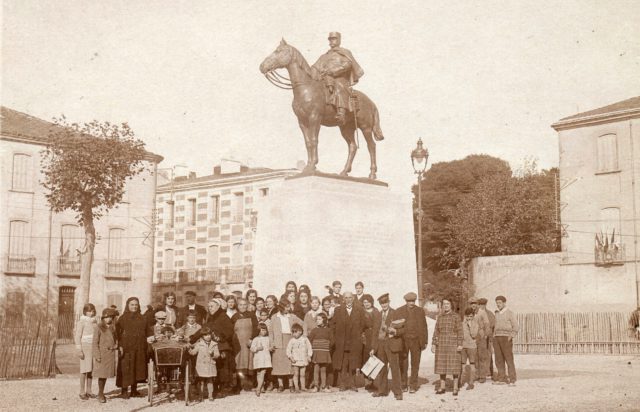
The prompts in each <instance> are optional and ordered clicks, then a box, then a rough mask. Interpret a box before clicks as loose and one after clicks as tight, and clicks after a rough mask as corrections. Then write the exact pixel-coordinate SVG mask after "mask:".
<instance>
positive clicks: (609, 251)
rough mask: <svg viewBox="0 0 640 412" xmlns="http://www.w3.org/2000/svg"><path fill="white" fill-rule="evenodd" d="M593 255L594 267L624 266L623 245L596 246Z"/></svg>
mask: <svg viewBox="0 0 640 412" xmlns="http://www.w3.org/2000/svg"><path fill="white" fill-rule="evenodd" d="M594 253H595V264H596V266H619V265H624V260H625V250H624V245H621V244H613V245H607V246H596V247H595V249H594Z"/></svg>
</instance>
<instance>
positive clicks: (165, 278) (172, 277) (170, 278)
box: [158, 270, 176, 283]
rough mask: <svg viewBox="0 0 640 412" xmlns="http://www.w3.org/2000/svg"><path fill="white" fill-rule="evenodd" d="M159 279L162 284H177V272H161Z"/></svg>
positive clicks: (159, 272)
mask: <svg viewBox="0 0 640 412" xmlns="http://www.w3.org/2000/svg"><path fill="white" fill-rule="evenodd" d="M158 278H159V281H160V283H175V282H176V271H175V270H159V271H158Z"/></svg>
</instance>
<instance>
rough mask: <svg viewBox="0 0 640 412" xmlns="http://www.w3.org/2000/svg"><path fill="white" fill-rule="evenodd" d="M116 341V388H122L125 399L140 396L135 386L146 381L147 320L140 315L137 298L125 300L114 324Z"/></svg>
mask: <svg viewBox="0 0 640 412" xmlns="http://www.w3.org/2000/svg"><path fill="white" fill-rule="evenodd" d="M116 339H117V341H118V345H119V350H120V360H119V362H118V375H117V379H116V386H118V387H120V388H122V397H123V398H125V399H128V398H129V396H133V397H139V396H142V395H140V393H139V392H138V390H137V384H138V382H144V381H145V379H147V357H146V352H147V320H146V319H145V317H144V316H143V315H142V314H141V313H140V300H139V299H138V298H136V297H130V298H129V299H127V303H126V305H125V308H124V313H123V314H122V316H120V317H119V318H118V322H117V323H116ZM129 387H131V393H129V391H128V390H129Z"/></svg>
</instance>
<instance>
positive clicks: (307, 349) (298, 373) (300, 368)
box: [287, 323, 313, 393]
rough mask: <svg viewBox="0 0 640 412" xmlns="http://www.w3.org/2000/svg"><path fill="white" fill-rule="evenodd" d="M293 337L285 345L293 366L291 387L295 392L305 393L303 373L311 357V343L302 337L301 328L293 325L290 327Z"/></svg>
mask: <svg viewBox="0 0 640 412" xmlns="http://www.w3.org/2000/svg"><path fill="white" fill-rule="evenodd" d="M291 334H292V335H293V337H292V338H291V340H290V341H289V343H288V344H287V357H288V358H289V359H290V360H291V365H292V366H293V385H294V386H295V389H296V392H298V393H299V392H300V391H301V390H302V391H305V392H306V391H307V390H306V389H305V388H306V386H305V372H306V368H307V365H308V364H309V362H310V361H311V357H312V356H313V349H312V348H311V342H309V339H307V337H306V336H302V326H300V325H299V324H297V323H296V324H294V325H292V326H291Z"/></svg>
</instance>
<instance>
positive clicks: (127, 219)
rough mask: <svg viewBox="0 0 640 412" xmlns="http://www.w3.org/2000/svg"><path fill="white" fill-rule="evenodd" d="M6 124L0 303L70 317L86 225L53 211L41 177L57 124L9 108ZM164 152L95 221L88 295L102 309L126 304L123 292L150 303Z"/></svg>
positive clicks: (15, 310)
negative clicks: (159, 168)
mask: <svg viewBox="0 0 640 412" xmlns="http://www.w3.org/2000/svg"><path fill="white" fill-rule="evenodd" d="M1 115H2V119H1V120H2V123H1V126H0V149H1V150H0V156H1V157H2V162H1V165H2V166H1V170H0V182H1V187H0V210H1V211H2V214H1V218H0V251H1V253H2V263H1V271H2V273H1V274H0V299H1V301H2V304H1V305H0V306H1V309H0V310H2V311H3V312H4V313H5V314H12V315H14V316H22V315H24V314H26V313H36V312H40V311H43V310H48V313H49V314H50V315H52V316H53V319H55V318H56V317H57V316H62V315H64V316H72V315H73V308H74V299H75V296H74V295H75V290H76V288H77V287H78V286H79V283H80V260H79V256H78V251H77V249H79V248H81V247H82V245H83V243H84V230H83V229H82V227H80V226H79V225H78V222H77V220H76V217H75V213H74V212H71V211H66V212H63V213H52V212H51V211H50V209H49V206H48V204H47V200H46V197H45V194H46V192H45V189H44V187H43V186H42V185H41V184H40V182H41V181H42V180H43V175H42V172H41V170H40V160H41V151H42V150H43V149H44V146H45V145H46V143H47V140H48V134H49V130H50V129H51V127H53V125H52V124H51V123H49V122H46V121H44V120H41V119H38V118H35V117H32V116H29V115H27V114H24V113H20V112H17V111H14V110H11V109H8V108H5V107H2V109H1ZM161 160H162V157H160V156H158V155H155V154H151V153H148V155H147V158H146V162H147V163H148V169H149V171H148V172H145V173H143V174H141V175H138V176H136V177H134V178H133V179H132V180H131V181H129V182H128V183H127V185H126V189H125V190H126V191H125V195H124V199H123V202H122V203H121V204H120V205H119V206H118V208H116V209H113V210H111V211H109V213H108V214H106V215H105V216H103V217H102V218H101V219H99V220H98V221H96V222H95V227H96V235H97V241H96V247H95V251H94V262H93V266H92V270H91V287H90V301H91V303H93V304H94V305H95V306H96V307H97V308H98V311H100V310H102V308H104V307H106V306H108V305H116V306H117V307H118V308H120V310H122V305H123V303H124V301H125V299H126V298H127V297H129V296H138V297H139V298H140V301H141V303H142V304H147V303H150V302H151V283H152V276H153V247H154V239H153V236H154V233H153V225H152V224H151V221H152V215H153V210H154V207H155V175H156V174H155V170H156V165H157V164H158V163H159V162H160V161H161Z"/></svg>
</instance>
